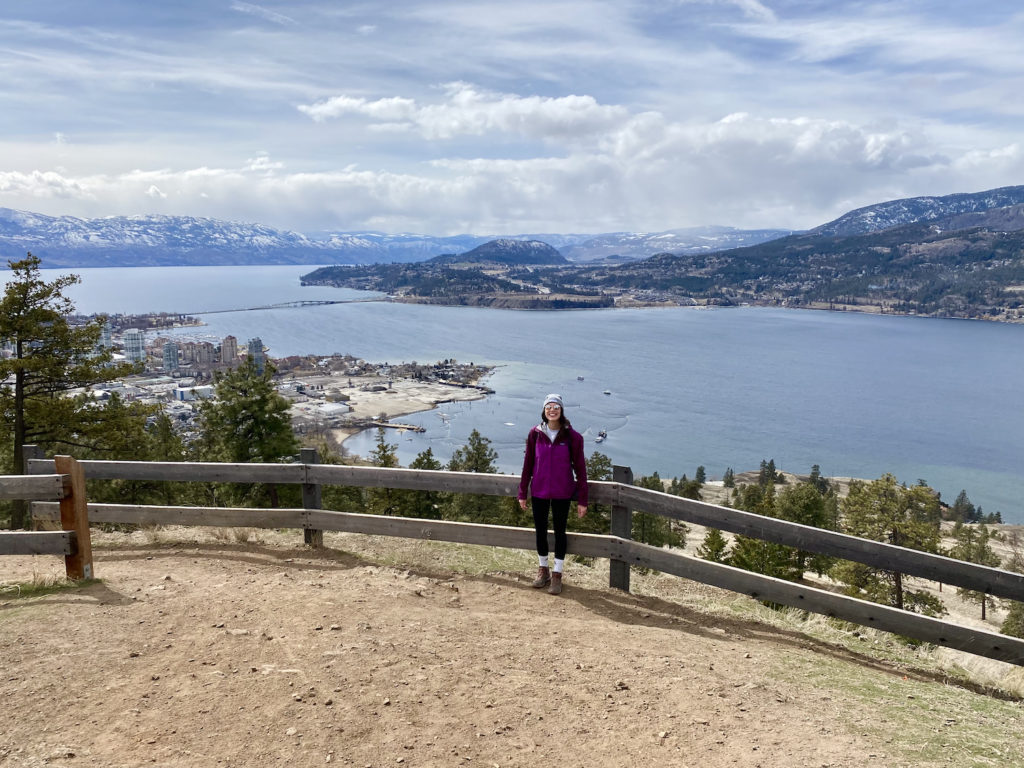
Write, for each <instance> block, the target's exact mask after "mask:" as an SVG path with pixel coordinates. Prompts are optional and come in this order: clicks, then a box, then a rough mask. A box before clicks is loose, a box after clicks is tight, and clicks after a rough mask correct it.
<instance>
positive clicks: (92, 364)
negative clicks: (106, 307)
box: [0, 253, 140, 528]
mask: <svg viewBox="0 0 1024 768" xmlns="http://www.w3.org/2000/svg"><path fill="white" fill-rule="evenodd" d="M8 264H9V265H10V268H11V272H12V274H11V277H10V280H9V281H8V283H7V286H6V287H5V289H4V294H3V298H2V299H0V343H4V344H8V345H9V346H10V350H11V355H10V357H4V358H0V381H7V382H8V384H7V386H4V387H0V411H2V415H3V424H4V427H5V430H4V431H5V434H6V437H7V442H8V444H9V445H10V447H11V451H10V453H9V454H7V455H8V456H9V464H8V467H7V471H8V472H9V473H13V474H20V473H21V472H22V469H23V467H24V454H23V450H22V446H23V445H25V444H26V443H35V444H37V445H40V446H42V447H43V448H44V449H49V450H53V449H57V448H61V449H63V448H64V447H67V448H76V449H77V448H83V449H93V448H95V447H97V446H98V445H99V443H100V442H101V441H102V440H104V439H106V440H109V439H112V437H114V436H113V435H112V432H113V431H114V430H116V429H119V428H123V427H124V424H123V423H117V424H115V423H113V420H112V419H110V418H108V417H111V416H112V414H111V412H109V411H107V409H105V408H96V407H95V401H94V400H93V398H92V396H91V394H90V392H89V389H90V388H91V387H92V386H94V385H96V384H99V383H101V382H105V381H112V380H114V379H116V378H118V377H120V376H124V375H127V374H128V373H130V372H131V371H133V370H135V367H134V366H132V365H113V364H112V363H111V360H112V356H111V351H110V350H109V349H102V348H100V346H99V340H100V331H101V328H102V324H103V322H104V318H98V319H96V320H93V321H92V322H89V323H85V324H83V325H71V323H70V322H69V320H68V318H69V316H70V315H71V314H72V313H73V312H74V304H73V303H72V301H71V300H70V299H69V298H67V297H66V296H65V295H64V291H65V289H67V288H68V287H70V286H72V285H75V284H76V283H78V282H80V280H79V278H78V276H77V275H64V276H61V277H57V278H55V279H54V280H53V282H49V283H47V282H45V281H44V280H43V279H42V277H41V276H40V271H39V264H40V262H39V259H37V258H36V257H35V256H33V255H32V254H31V253H30V254H28V256H27V258H25V259H23V260H21V261H10V262H8ZM76 390H82V391H81V392H79V393H78V394H74V392H75V391H76ZM125 413H126V412H125V411H119V412H118V413H117V414H113V415H116V416H117V417H121V416H124V415H125ZM129 413H131V414H132V418H134V417H135V416H136V415H139V413H140V412H139V411H138V410H137V409H130V411H129ZM4 453H6V451H5V452H4ZM26 509H27V507H26V504H25V502H15V503H14V504H13V505H12V510H11V527H12V528H21V527H23V526H24V524H25V513H26Z"/></svg>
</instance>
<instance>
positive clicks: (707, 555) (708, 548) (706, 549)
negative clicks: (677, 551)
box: [697, 528, 729, 563]
mask: <svg viewBox="0 0 1024 768" xmlns="http://www.w3.org/2000/svg"><path fill="white" fill-rule="evenodd" d="M727 549H728V543H727V542H726V540H725V536H723V535H722V532H721V531H720V530H718V529H717V528H708V529H707V531H706V532H705V533H704V541H703V543H702V544H701V545H700V546H699V547H697V557H701V558H703V559H705V560H710V561H711V562H713V563H724V562H727V561H728V559H729V553H728V552H727Z"/></svg>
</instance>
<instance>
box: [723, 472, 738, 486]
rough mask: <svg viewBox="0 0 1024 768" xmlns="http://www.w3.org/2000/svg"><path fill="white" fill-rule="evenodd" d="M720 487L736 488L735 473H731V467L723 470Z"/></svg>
mask: <svg viewBox="0 0 1024 768" xmlns="http://www.w3.org/2000/svg"><path fill="white" fill-rule="evenodd" d="M722 485H723V486H725V487H726V488H735V487H736V473H735V472H734V471H733V468H732V467H726V468H725V474H724V475H722Z"/></svg>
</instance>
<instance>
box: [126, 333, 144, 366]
mask: <svg viewBox="0 0 1024 768" xmlns="http://www.w3.org/2000/svg"><path fill="white" fill-rule="evenodd" d="M121 341H122V342H123V343H124V356H125V357H126V358H128V361H129V362H132V363H139V362H142V363H144V362H146V334H145V333H144V332H143V331H140V330H139V329H138V328H129V329H127V330H126V331H125V332H124V334H123V335H122V336H121Z"/></svg>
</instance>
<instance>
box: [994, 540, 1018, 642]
mask: <svg viewBox="0 0 1024 768" xmlns="http://www.w3.org/2000/svg"><path fill="white" fill-rule="evenodd" d="M1006 543H1007V544H1008V545H1009V547H1010V559H1009V560H1007V561H1006V563H1005V564H1004V565H1003V567H1004V568H1005V569H1006V570H1008V571H1013V572H1014V573H1024V545H1022V542H1021V536H1020V534H1019V533H1018V532H1017V531H1016V530H1011V531H1009V532H1008V533H1007V534H1006ZM1007 603H1009V606H1008V612H1007V614H1006V618H1005V619H1003V625H1002V627H1001V628H1000V630H999V631H1000V632H1002V633H1003V634H1004V635H1011V636H1013V637H1024V602H1021V601H1019V600H1008V601H1007Z"/></svg>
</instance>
